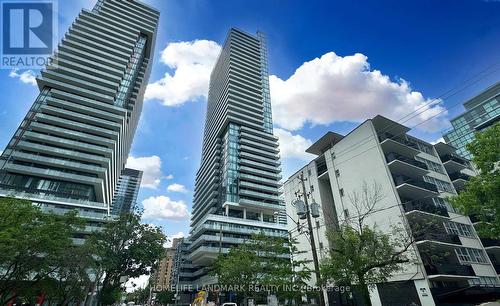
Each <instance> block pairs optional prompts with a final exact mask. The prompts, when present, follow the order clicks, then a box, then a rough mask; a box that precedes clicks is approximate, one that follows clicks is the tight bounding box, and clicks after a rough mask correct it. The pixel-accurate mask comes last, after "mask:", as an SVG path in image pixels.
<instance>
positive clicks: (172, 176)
mask: <svg viewBox="0 0 500 306" xmlns="http://www.w3.org/2000/svg"><path fill="white" fill-rule="evenodd" d="M165 179H166V180H173V179H174V175H173V174H169V175H167V176H165Z"/></svg>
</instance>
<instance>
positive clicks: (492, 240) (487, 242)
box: [481, 238, 500, 247]
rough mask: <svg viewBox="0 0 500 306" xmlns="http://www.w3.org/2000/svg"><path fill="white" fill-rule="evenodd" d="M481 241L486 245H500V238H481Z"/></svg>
mask: <svg viewBox="0 0 500 306" xmlns="http://www.w3.org/2000/svg"><path fill="white" fill-rule="evenodd" d="M481 242H482V243H483V246H484V247H493V246H497V247H500V239H495V238H481Z"/></svg>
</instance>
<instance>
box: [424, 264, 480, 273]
mask: <svg viewBox="0 0 500 306" xmlns="http://www.w3.org/2000/svg"><path fill="white" fill-rule="evenodd" d="M425 271H426V272H427V274H429V275H437V274H441V275H463V276H476V274H475V273H474V270H473V269H472V267H471V266H465V265H459V264H436V265H425Z"/></svg>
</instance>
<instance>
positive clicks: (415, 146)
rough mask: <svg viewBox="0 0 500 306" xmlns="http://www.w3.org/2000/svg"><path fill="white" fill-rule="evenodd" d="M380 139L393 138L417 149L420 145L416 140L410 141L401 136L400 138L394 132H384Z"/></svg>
mask: <svg viewBox="0 0 500 306" xmlns="http://www.w3.org/2000/svg"><path fill="white" fill-rule="evenodd" d="M379 139H380V142H382V141H384V140H386V139H391V140H393V141H395V142H397V143H400V144H402V145H405V146H407V147H410V148H413V149H415V150H419V148H418V145H417V144H416V143H415V142H413V141H409V140H408V139H405V138H401V137H399V138H398V137H396V136H394V135H392V134H389V133H384V134H383V135H381V136H380V137H379Z"/></svg>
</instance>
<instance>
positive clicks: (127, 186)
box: [111, 168, 142, 215]
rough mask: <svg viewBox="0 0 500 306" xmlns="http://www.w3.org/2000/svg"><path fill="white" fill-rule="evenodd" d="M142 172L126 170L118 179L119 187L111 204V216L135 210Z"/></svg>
mask: <svg viewBox="0 0 500 306" xmlns="http://www.w3.org/2000/svg"><path fill="white" fill-rule="evenodd" d="M141 181H142V171H140V170H134V169H129V168H125V169H123V170H122V172H121V175H120V178H119V179H118V186H116V191H115V194H114V196H113V202H112V204H111V214H113V215H120V214H123V213H129V212H132V211H133V210H134V208H135V207H136V203H137V196H138V195H139V189H140V187H141Z"/></svg>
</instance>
